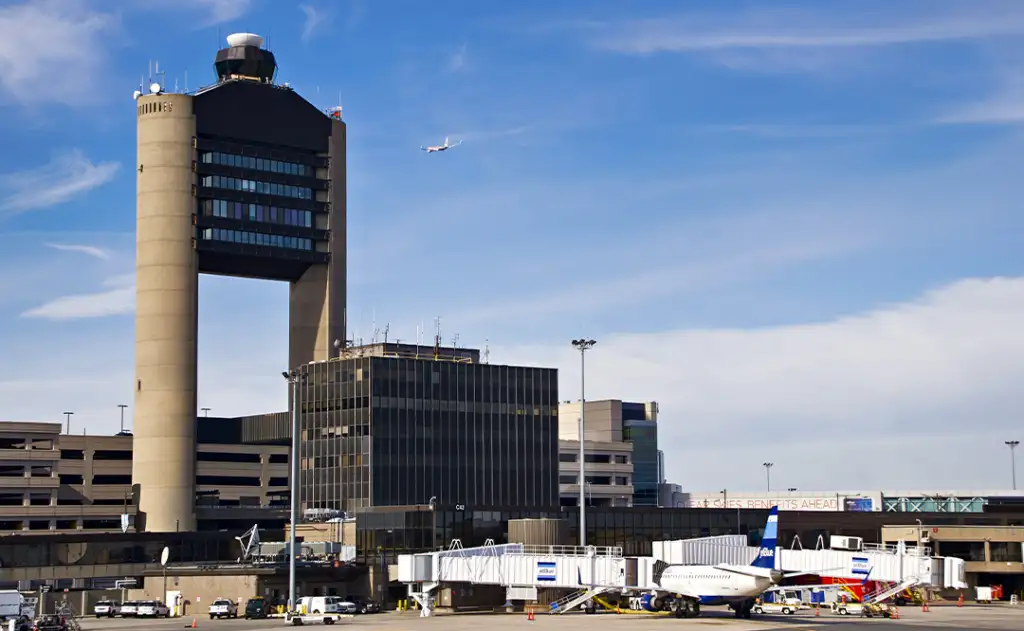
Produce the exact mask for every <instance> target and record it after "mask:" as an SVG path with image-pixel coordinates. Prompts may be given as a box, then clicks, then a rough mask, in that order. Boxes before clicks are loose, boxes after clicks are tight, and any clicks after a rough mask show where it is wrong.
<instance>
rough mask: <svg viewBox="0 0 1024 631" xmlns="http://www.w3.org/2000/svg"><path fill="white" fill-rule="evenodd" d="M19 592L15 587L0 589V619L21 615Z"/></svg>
mask: <svg viewBox="0 0 1024 631" xmlns="http://www.w3.org/2000/svg"><path fill="white" fill-rule="evenodd" d="M23 602H24V599H23V598H22V595H21V592H19V591H18V590H16V589H4V590H0V620H12V619H17V618H20V617H21V616H22V613H23V612H22V603H23Z"/></svg>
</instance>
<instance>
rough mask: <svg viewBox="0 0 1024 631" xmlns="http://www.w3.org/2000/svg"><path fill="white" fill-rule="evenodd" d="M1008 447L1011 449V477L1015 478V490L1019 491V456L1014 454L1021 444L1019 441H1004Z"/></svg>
mask: <svg viewBox="0 0 1024 631" xmlns="http://www.w3.org/2000/svg"><path fill="white" fill-rule="evenodd" d="M1003 442H1005V443H1006V446H1007V447H1009V448H1010V475H1011V476H1012V478H1013V490H1014V491H1016V490H1017V454H1016V453H1014V452H1016V450H1017V445H1019V444H1020V441H1019V440H1007V441H1003Z"/></svg>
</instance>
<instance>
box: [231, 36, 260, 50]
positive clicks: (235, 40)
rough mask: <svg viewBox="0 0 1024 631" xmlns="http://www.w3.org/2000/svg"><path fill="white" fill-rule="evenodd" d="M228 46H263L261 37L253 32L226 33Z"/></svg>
mask: <svg viewBox="0 0 1024 631" xmlns="http://www.w3.org/2000/svg"><path fill="white" fill-rule="evenodd" d="M228 46H231V47H235V46H255V47H256V48H261V47H262V46H263V38H262V37H260V36H259V35H257V34H255V33H232V34H231V35H228Z"/></svg>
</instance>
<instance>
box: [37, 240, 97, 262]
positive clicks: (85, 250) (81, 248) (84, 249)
mask: <svg viewBox="0 0 1024 631" xmlns="http://www.w3.org/2000/svg"><path fill="white" fill-rule="evenodd" d="M46 247H48V248H53V249H54V250H60V251H62V252H78V253H80V254H85V255H88V256H91V257H93V258H97V259H100V260H102V261H107V260H109V259H110V252H107V251H106V250H104V249H103V248H98V247H96V246H93V245H78V244H73V243H47V244H46Z"/></svg>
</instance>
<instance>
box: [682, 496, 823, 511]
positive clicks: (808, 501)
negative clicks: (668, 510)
mask: <svg viewBox="0 0 1024 631" xmlns="http://www.w3.org/2000/svg"><path fill="white" fill-rule="evenodd" d="M687 506H688V507H689V508H755V509H757V508H759V509H764V510H768V509H769V508H771V507H773V506H778V507H779V510H780V511H784V510H802V511H838V510H839V498H838V497H837V496H835V495H832V496H828V495H824V496H816V497H725V498H723V497H722V496H721V494H717V497H712V496H707V497H701V496H695V495H691V496H690V498H689V499H688V500H687Z"/></svg>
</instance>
